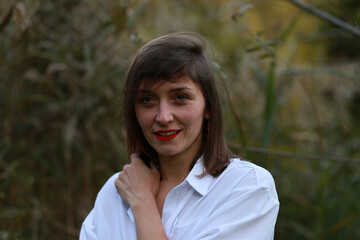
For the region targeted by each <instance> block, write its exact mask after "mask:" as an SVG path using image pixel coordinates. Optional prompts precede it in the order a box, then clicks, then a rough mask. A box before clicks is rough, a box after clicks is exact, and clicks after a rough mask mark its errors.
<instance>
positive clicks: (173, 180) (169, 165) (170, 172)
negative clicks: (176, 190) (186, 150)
mask: <svg viewBox="0 0 360 240" xmlns="http://www.w3.org/2000/svg"><path fill="white" fill-rule="evenodd" d="M193 158H194V157H188V158H179V157H159V161H160V171H161V178H162V179H161V181H164V182H168V183H169V184H171V185H174V186H176V185H178V184H180V183H182V182H183V181H184V180H185V178H186V177H187V175H188V174H189V172H190V166H191V164H192V161H193Z"/></svg>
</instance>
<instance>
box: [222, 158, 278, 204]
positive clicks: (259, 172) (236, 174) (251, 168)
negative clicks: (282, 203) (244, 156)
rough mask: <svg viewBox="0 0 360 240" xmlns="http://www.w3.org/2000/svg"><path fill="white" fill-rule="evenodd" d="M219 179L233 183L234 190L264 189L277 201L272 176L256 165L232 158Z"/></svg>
mask: <svg viewBox="0 0 360 240" xmlns="http://www.w3.org/2000/svg"><path fill="white" fill-rule="evenodd" d="M219 178H220V179H222V181H225V182H232V184H233V190H241V189H253V188H262V189H266V190H268V191H269V192H270V194H271V195H272V196H273V197H274V198H276V199H277V193H276V188H275V182H274V179H273V177H272V175H271V174H270V172H269V171H268V170H266V169H265V168H263V167H260V166H258V165H256V164H254V163H251V162H248V161H243V160H241V159H239V158H232V159H231V160H230V164H229V166H228V167H227V168H226V169H225V171H224V172H223V173H222V174H221V175H220V176H219ZM220 179H219V180H220Z"/></svg>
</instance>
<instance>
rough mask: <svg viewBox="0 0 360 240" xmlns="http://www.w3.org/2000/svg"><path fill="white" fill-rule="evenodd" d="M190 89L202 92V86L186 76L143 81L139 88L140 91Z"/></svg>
mask: <svg viewBox="0 0 360 240" xmlns="http://www.w3.org/2000/svg"><path fill="white" fill-rule="evenodd" d="M163 87H166V88H188V89H193V90H199V91H201V88H200V86H199V85H198V84H197V83H195V82H194V80H192V79H191V78H190V77H189V76H187V75H184V76H182V77H179V78H174V79H170V80H164V79H157V80H154V81H146V80H143V81H142V83H141V84H140V86H139V90H140V91H155V90H157V89H159V88H163Z"/></svg>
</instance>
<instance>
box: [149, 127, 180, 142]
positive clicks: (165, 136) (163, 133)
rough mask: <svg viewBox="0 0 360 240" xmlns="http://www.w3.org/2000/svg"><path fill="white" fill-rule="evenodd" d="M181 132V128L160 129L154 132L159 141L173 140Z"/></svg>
mask: <svg viewBox="0 0 360 240" xmlns="http://www.w3.org/2000/svg"><path fill="white" fill-rule="evenodd" d="M180 132H181V130H160V131H156V132H154V134H155V137H156V138H157V139H158V140H159V141H162V142H167V141H170V140H173V139H174V138H175V137H176V136H177V135H179V133H180Z"/></svg>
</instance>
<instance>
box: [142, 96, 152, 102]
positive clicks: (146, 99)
mask: <svg viewBox="0 0 360 240" xmlns="http://www.w3.org/2000/svg"><path fill="white" fill-rule="evenodd" d="M153 101H154V99H153V98H152V97H150V96H146V97H143V98H141V100H140V102H142V103H152V102H153Z"/></svg>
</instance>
